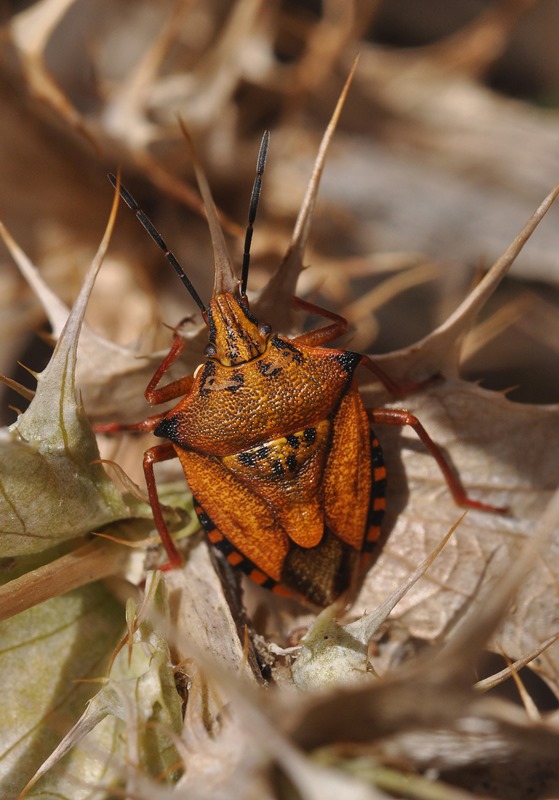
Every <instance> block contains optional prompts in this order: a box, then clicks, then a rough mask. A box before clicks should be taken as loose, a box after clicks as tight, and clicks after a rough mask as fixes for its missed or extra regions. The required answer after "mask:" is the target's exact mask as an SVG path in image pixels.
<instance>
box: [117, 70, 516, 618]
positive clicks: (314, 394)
mask: <svg viewBox="0 0 559 800" xmlns="http://www.w3.org/2000/svg"><path fill="white" fill-rule="evenodd" d="M350 77H351V76H350ZM348 85H349V81H348V83H346V87H345V89H344V92H343V93H342V97H341V98H340V101H339V103H338V106H337V108H336V112H335V114H334V116H333V119H332V121H331V123H330V125H329V127H328V130H327V133H326V134H325V140H323V141H326V142H328V141H329V137H330V136H331V133H332V130H333V128H334V125H335V122H336V120H337V116H338V115H339V113H340V109H341V104H342V103H343V99H344V96H345V92H347V88H348ZM185 135H186V136H187V139H188V134H187V132H186V131H185ZM267 147H268V135H267V134H265V136H264V139H263V143H262V147H261V151H260V156H259V159H258V167H257V178H256V182H255V186H254V189H253V196H252V202H251V207H250V213H249V227H248V229H247V237H246V242H245V259H244V263H243V275H242V279H241V281H240V284H239V281H238V280H237V278H236V277H235V274H234V271H233V267H232V265H231V260H230V258H229V255H228V253H227V248H226V245H225V241H224V238H223V233H222V231H221V228H220V226H219V222H218V219H217V214H216V211H215V206H214V204H213V201H212V198H211V194H210V190H209V187H208V185H207V182H206V180H205V177H204V175H203V173H202V171H201V169H200V168H199V166H198V164H197V161H196V158H194V163H195V169H196V174H197V179H198V183H199V186H200V190H201V193H202V196H203V199H204V202H205V205H206V211H207V216H208V222H209V226H210V232H211V235H212V241H213V245H214V254H215V261H216V281H215V285H214V293H213V297H212V299H211V301H210V304H209V306H208V307H206V306H205V305H204V304H203V302H202V301H201V300H200V298H199V296H198V294H197V293H196V291H195V290H194V288H193V287H192V284H191V283H190V281H189V280H188V278H187V277H186V275H185V274H184V272H183V271H182V268H181V267H180V265H179V264H178V262H177V260H176V258H175V257H174V256H173V254H172V253H170V251H169V250H168V248H167V246H166V244H165V242H164V241H163V239H162V238H161V236H160V235H159V233H158V232H157V231H156V230H155V228H154V227H153V225H152V224H151V222H150V221H149V220H148V219H147V217H146V216H145V214H144V213H143V212H142V211H141V209H139V208H138V206H137V204H136V202H135V201H134V199H133V198H132V197H131V196H130V194H129V193H128V192H127V191H126V190H125V189H123V188H122V187H120V192H121V195H122V197H123V199H124V200H125V202H126V203H127V205H128V206H129V207H130V208H131V209H132V210H133V211H134V212H135V213H136V215H137V217H138V218H139V220H140V222H142V224H143V225H144V227H145V228H146V229H147V231H148V233H150V235H151V236H152V238H153V239H154V240H155V242H156V243H157V244H158V245H159V247H160V248H161V249H162V250H163V251H164V252H165V254H166V256H167V258H168V260H169V261H170V262H171V264H172V266H173V267H174V268H175V270H176V271H177V273H178V274H179V277H180V278H181V280H182V281H183V283H184V284H185V285H186V288H187V289H188V291H189V292H190V293H191V295H192V297H193V298H194V300H195V301H196V303H197V304H198V306H199V307H200V309H201V311H202V313H203V316H204V319H205V321H206V323H207V325H208V329H209V341H208V345H207V347H206V358H205V360H204V362H203V363H202V364H201V365H200V366H199V367H198V369H197V370H196V371H195V373H194V375H192V376H187V377H185V378H182V379H180V380H178V381H175V382H173V383H171V384H168V385H167V386H163V387H160V388H158V385H159V383H160V381H161V379H162V377H163V375H164V374H165V373H166V372H167V370H168V369H169V367H170V366H171V365H172V364H173V362H174V361H176V359H177V358H178V357H179V355H180V353H181V352H182V350H183V349H184V341H183V340H182V339H181V338H180V336H178V335H175V339H174V342H173V346H172V347H171V350H170V352H169V354H168V355H167V357H166V358H165V360H164V361H163V363H162V364H161V366H160V367H159V369H158V370H157V372H156V374H155V375H154V376H153V378H152V380H151V381H150V383H149V385H148V388H147V389H146V393H145V394H146V398H147V399H148V401H149V402H150V403H151V404H153V405H155V404H158V403H162V402H165V401H168V400H171V399H176V398H182V399H180V400H179V402H178V404H177V405H176V406H175V407H174V408H173V409H172V410H171V411H169V412H168V413H165V414H160V415H158V416H157V417H153V418H151V419H150V420H146V421H145V422H143V423H140V424H138V425H136V426H128V429H129V430H147V429H154V431H155V434H156V436H161V437H164V438H165V439H167V440H168V442H167V443H165V444H162V445H159V446H156V447H153V448H151V449H150V450H148V451H147V452H146V454H145V456H144V470H145V475H146V483H147V487H148V493H149V498H150V503H151V506H152V509H153V514H154V519H155V523H156V526H157V529H158V531H159V533H160V536H161V539H162V542H163V544H164V546H165V549H166V551H167V554H168V557H169V564H168V565H167V566H176V565H178V564H180V562H181V559H180V556H179V553H178V551H177V549H176V547H175V545H174V543H173V540H172V538H171V536H170V534H169V532H168V529H167V526H166V524H165V521H164V519H163V515H162V511H161V507H160V504H159V499H158V495H157V488H156V483H155V477H154V471H153V465H154V464H155V463H157V462H161V461H165V460H168V459H171V458H179V460H180V462H181V465H182V467H183V470H184V473H185V475H186V478H187V481H188V484H189V486H190V488H191V490H192V493H193V496H194V499H195V508H196V511H197V513H198V516H199V519H200V522H201V524H202V526H203V527H204V529H205V531H206V533H207V535H208V538H209V539H210V541H211V542H212V543H213V544H214V545H216V546H217V547H218V548H219V549H220V550H221V551H222V553H223V554H224V555H225V557H226V558H227V560H228V561H229V562H230V563H231V564H233V565H234V566H238V567H239V568H241V569H242V570H243V571H244V572H245V573H247V574H248V575H249V577H250V578H252V580H254V581H256V582H257V583H259V584H261V585H262V586H265V587H267V588H270V589H273V590H274V591H276V592H278V593H280V594H287V595H290V594H293V595H295V596H297V597H299V598H302V599H304V600H306V601H308V602H310V603H312V604H314V605H317V606H325V605H327V604H329V603H331V602H332V601H333V600H335V599H336V598H338V597H339V596H340V595H341V594H343V593H344V592H346V591H347V590H348V589H350V588H351V586H352V584H353V582H354V579H355V576H356V573H357V571H358V570H357V567H358V564H359V562H360V561H361V560H362V556H363V554H364V553H366V552H367V551H368V550H370V549H371V547H372V545H373V543H374V542H375V541H376V540H377V539H378V537H379V534H380V523H381V520H382V516H383V512H384V507H385V500H384V496H385V484H386V470H385V467H384V463H383V458H382V452H381V449H380V446H379V443H378V441H377V440H376V438H375V437H374V434H373V433H372V431H371V428H370V423H371V421H372V422H374V423H382V424H396V425H411V426H412V427H413V428H414V430H415V431H416V433H417V434H418V436H419V438H420V439H421V441H422V442H423V443H424V444H425V446H426V447H427V449H428V450H429V452H430V453H431V454H432V455H433V457H434V458H435V459H436V461H437V463H438V465H439V467H440V469H441V471H442V473H443V475H444V477H445V479H446V481H447V483H448V485H449V488H450V490H451V492H452V495H453V497H454V498H455V500H456V501H457V502H458V503H459V504H461V505H465V506H470V507H473V508H480V509H488V510H501V509H492V508H491V507H490V506H486V505H485V504H483V503H480V502H478V501H475V500H470V499H469V498H468V497H467V495H466V494H465V492H464V490H463V488H462V486H461V484H460V482H459V480H458V479H457V478H456V477H455V475H454V474H453V473H452V471H451V470H450V468H449V466H448V464H447V462H446V460H445V458H444V456H443V455H442V453H441V452H440V450H439V449H438V448H437V446H436V445H435V444H434V442H433V441H432V440H431V439H430V437H429V436H428V434H427V433H426V431H425V430H424V428H423V427H422V426H421V424H420V423H419V422H418V420H417V419H416V418H415V417H414V416H412V415H411V414H409V413H408V412H407V411H404V410H395V409H365V408H364V406H363V403H362V400H361V397H360V395H359V391H358V388H357V384H356V382H355V378H354V373H355V370H356V368H357V367H358V366H359V365H362V366H364V367H366V368H368V369H370V370H371V371H372V372H373V373H374V374H375V375H376V376H377V377H378V378H379V379H380V380H381V381H382V382H383V383H384V384H385V385H386V386H387V388H388V389H390V390H391V391H392V392H394V393H396V392H397V391H398V387H396V386H395V385H394V384H393V383H392V381H391V380H390V379H389V378H388V376H386V375H385V374H384V373H383V372H382V371H381V370H380V369H379V368H378V366H377V365H375V363H374V362H373V361H371V359H369V358H368V357H367V356H362V355H359V354H358V353H353V352H350V351H346V350H334V349H327V348H325V347H324V345H325V344H326V343H327V342H329V341H331V340H333V339H334V338H336V337H337V336H339V335H340V334H342V333H343V332H344V331H345V330H346V329H347V323H346V321H345V320H344V319H343V318H342V317H339V316H338V315H336V314H333V313H332V312H328V311H325V310H324V309H319V308H317V307H316V306H313V305H312V304H310V303H308V302H306V301H303V300H300V299H298V298H295V301H294V302H295V303H296V304H297V305H298V306H300V307H302V308H303V309H305V310H307V311H311V312H313V313H315V314H319V315H321V316H324V317H326V318H328V319H329V320H330V322H329V324H327V325H325V326H323V327H321V328H319V329H317V330H315V331H311V332H309V333H304V334H302V335H300V336H298V337H295V338H287V337H285V336H281V335H278V334H277V333H274V332H273V331H272V330H271V328H270V326H269V325H267V324H260V323H259V322H258V320H256V319H255V318H254V316H253V315H252V314H251V312H250V310H249V305H248V300H247V297H246V280H247V274H248V262H249V253H250V241H251V238H252V223H253V221H254V217H255V214H256V206H257V202H258V197H259V193H260V186H261V178H262V173H263V170H264V162H265V158H266V152H267ZM324 152H325V147H324V146H323V147H322V148H321V152H320V155H319V164H318V166H317V168H315V173H314V177H313V179H314V181H315V185H314V187H313V192H316V188H317V186H318V179H319V176H320V169H321V164H322V161H323V159H324ZM320 159H322V161H320ZM110 177H111V181H112V183H113V185H116V180H115V179H114V178H113V177H112V176H110ZM313 199H314V198H312V200H313ZM309 206H312V202H310V203H309ZM307 212H308V209H307ZM307 212H305V213H307ZM303 222H305V223H306V220H305V219H303ZM307 227H308V225H306V224H298V226H296V230H300V231H301V230H303V229H305V228H307ZM301 241H303V235H302V234H301ZM292 246H293V243H292ZM108 429H109V428H107V430H108Z"/></svg>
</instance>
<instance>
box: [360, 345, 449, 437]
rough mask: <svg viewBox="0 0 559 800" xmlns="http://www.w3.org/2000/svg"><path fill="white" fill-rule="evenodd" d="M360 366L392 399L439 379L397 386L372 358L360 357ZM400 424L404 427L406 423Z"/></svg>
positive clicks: (435, 376)
mask: <svg viewBox="0 0 559 800" xmlns="http://www.w3.org/2000/svg"><path fill="white" fill-rule="evenodd" d="M360 364H361V366H363V367H366V368H367V369H368V370H370V372H372V373H373V375H375V377H377V378H378V379H379V381H380V382H381V383H382V385H383V386H384V387H385V388H386V389H388V391H389V392H390V394H391V395H392V396H393V397H404V395H407V394H412V393H413V392H418V391H420V390H421V389H425V387H426V386H430V385H431V384H432V383H433V380H436V379H437V378H438V377H439V376H437V375H434V376H433V377H431V378H427V380H425V381H417V382H415V383H405V384H399V383H394V381H393V380H392V378H391V377H390V376H389V375H387V374H386V372H385V371H384V370H383V369H382V367H379V365H378V364H377V363H376V362H375V361H373V359H372V358H369V356H362V357H361V361H360ZM402 424H404V425H405V424H406V423H402Z"/></svg>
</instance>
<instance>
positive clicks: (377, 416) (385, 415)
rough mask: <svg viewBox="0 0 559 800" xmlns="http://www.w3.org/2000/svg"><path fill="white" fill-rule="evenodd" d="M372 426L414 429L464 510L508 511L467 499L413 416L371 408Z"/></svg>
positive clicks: (447, 464) (368, 411)
mask: <svg viewBox="0 0 559 800" xmlns="http://www.w3.org/2000/svg"><path fill="white" fill-rule="evenodd" d="M367 414H368V415H369V417H370V419H371V421H372V423H373V425H376V424H381V425H409V426H410V427H411V428H413V429H414V431H415V432H416V434H417V435H418V437H419V438H420V439H421V441H422V442H423V444H424V445H425V447H426V448H427V450H428V451H429V453H430V454H431V455H432V456H433V458H434V459H435V461H436V462H437V464H438V466H439V469H440V470H441V472H442V474H443V477H444V479H445V481H446V483H447V485H448V488H449V489H450V493H451V494H452V497H453V498H454V502H455V503H456V504H457V505H459V506H463V507H465V508H475V509H478V510H479V511H492V512H494V513H497V514H506V513H507V511H508V509H506V508H499V507H498V506H492V505H489V504H488V503H482V502H481V501H479V500H472V499H471V498H470V497H468V495H467V493H466V490H465V489H464V487H463V486H462V484H461V482H460V479H459V478H458V477H457V475H455V474H454V472H453V470H452V469H451V467H450V464H449V463H448V461H447V460H446V458H445V457H444V455H443V454H442V452H441V450H440V448H439V447H438V446H437V445H436V444H435V442H434V441H433V440H432V439H431V437H430V436H429V434H428V433H427V431H426V430H425V428H424V427H423V425H422V424H421V422H420V421H419V420H418V419H417V417H415V416H414V415H413V414H410V412H409V411H405V410H404V409H392V408H371V409H367Z"/></svg>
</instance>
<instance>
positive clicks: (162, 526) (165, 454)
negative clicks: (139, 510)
mask: <svg viewBox="0 0 559 800" xmlns="http://www.w3.org/2000/svg"><path fill="white" fill-rule="evenodd" d="M176 457H177V454H176V453H175V449H174V447H173V445H172V444H160V445H157V446H156V447H151V448H150V449H149V450H146V452H145V453H144V475H145V477H146V486H147V489H148V497H149V504H150V506H151V510H152V512H153V519H154V521H155V527H156V528H157V532H158V533H159V536H160V537H161V542H162V543H163V547H164V548H165V551H166V553H167V555H168V557H169V561H168V563H167V564H164V565H163V566H161V567H159V569H162V570H168V569H172V568H173V567H179V566H180V565H181V563H182V559H181V557H180V554H179V551H178V550H177V548H176V546H175V543H174V542H173V540H172V538H171V534H170V533H169V529H168V528H167V524H166V522H165V520H164V519H163V512H162V511H161V503H160V502H159V496H158V494H157V485H156V483H155V474H154V471H153V465H154V464H160V463H161V462H162V461H169V460H170V459H171V458H176Z"/></svg>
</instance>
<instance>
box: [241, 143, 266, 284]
mask: <svg viewBox="0 0 559 800" xmlns="http://www.w3.org/2000/svg"><path fill="white" fill-rule="evenodd" d="M269 145H270V131H264V135H263V136H262V141H261V143H260V150H259V152H258V160H257V162H256V178H255V179H254V184H253V187H252V194H251V196H250V206H249V209H248V225H247V229H246V234H245V247H244V251H243V268H242V272H241V297H246V293H247V281H248V269H249V266H250V246H251V244H252V234H253V233H254V220H255V219H256V211H257V209H258V201H259V200H260V192H261V190H262V175H263V174H264V168H265V167H266V156H267V155H268V147H269Z"/></svg>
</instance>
